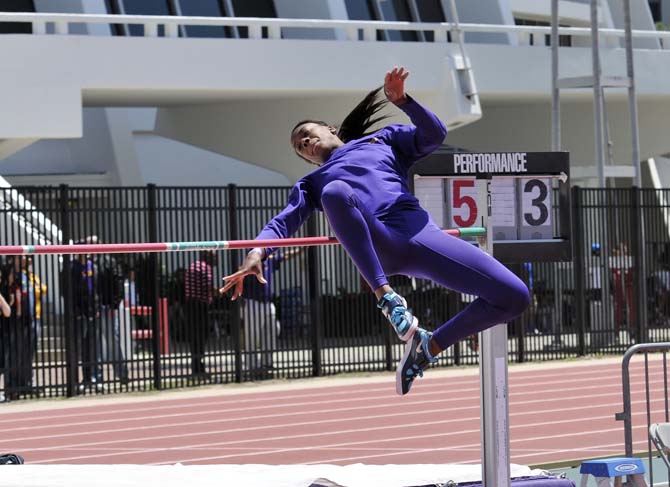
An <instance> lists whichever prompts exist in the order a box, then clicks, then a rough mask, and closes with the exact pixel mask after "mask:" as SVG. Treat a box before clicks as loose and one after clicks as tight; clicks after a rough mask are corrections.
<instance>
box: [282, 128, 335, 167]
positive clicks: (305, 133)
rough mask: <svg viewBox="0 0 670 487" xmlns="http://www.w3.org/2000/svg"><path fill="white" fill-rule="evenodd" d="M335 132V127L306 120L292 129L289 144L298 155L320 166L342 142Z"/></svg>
mask: <svg viewBox="0 0 670 487" xmlns="http://www.w3.org/2000/svg"><path fill="white" fill-rule="evenodd" d="M335 132H336V129H335V127H331V126H328V125H320V124H318V123H313V122H306V123H303V124H301V125H298V126H297V127H296V128H295V129H293V132H292V133H291V145H292V146H293V150H295V152H296V154H298V155H299V156H300V157H302V158H303V159H306V160H307V161H309V162H311V163H312V164H316V165H317V166H320V165H321V164H323V163H324V162H325V161H326V160H327V159H328V158H329V157H330V154H331V153H332V152H333V151H334V150H335V149H337V148H338V147H340V146H341V145H343V144H344V142H342V140H340V138H339V137H338V136H337V135H335Z"/></svg>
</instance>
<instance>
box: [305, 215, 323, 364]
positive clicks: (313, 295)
mask: <svg viewBox="0 0 670 487" xmlns="http://www.w3.org/2000/svg"><path fill="white" fill-rule="evenodd" d="M307 232H308V233H309V235H310V236H313V235H316V234H317V225H316V217H315V216H314V215H312V216H311V217H310V219H309V220H307ZM307 259H308V262H309V266H308V267H309V271H310V272H309V277H308V279H309V302H310V321H311V322H312V333H311V336H312V375H313V376H314V377H319V376H321V375H323V363H322V361H321V350H322V349H323V309H322V307H321V259H320V258H319V247H309V249H308V250H307Z"/></svg>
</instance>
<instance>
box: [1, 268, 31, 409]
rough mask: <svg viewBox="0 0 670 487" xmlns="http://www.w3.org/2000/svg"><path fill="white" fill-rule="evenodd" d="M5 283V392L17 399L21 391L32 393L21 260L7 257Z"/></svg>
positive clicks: (29, 341)
mask: <svg viewBox="0 0 670 487" xmlns="http://www.w3.org/2000/svg"><path fill="white" fill-rule="evenodd" d="M3 273H4V274H5V277H4V278H3V281H5V282H6V283H7V289H8V296H9V300H8V304H9V305H10V308H11V314H10V316H9V319H8V321H7V323H6V325H7V332H6V335H5V340H4V342H5V343H4V347H5V370H6V376H5V390H6V391H7V394H6V395H5V396H6V398H7V399H9V400H13V399H18V398H19V396H20V395H21V394H22V393H24V394H25V393H31V392H32V385H31V382H32V354H31V332H30V329H31V321H32V319H31V312H30V307H29V306H28V298H27V292H28V289H27V287H25V288H22V287H21V282H22V277H21V274H22V273H21V260H20V259H18V258H16V257H14V256H9V257H8V258H7V263H6V266H5V268H4V269H3Z"/></svg>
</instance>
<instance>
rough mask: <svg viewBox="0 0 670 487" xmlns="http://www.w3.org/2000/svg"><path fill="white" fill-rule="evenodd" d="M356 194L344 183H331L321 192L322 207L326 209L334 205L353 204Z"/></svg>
mask: <svg viewBox="0 0 670 487" xmlns="http://www.w3.org/2000/svg"><path fill="white" fill-rule="evenodd" d="M353 197H354V192H353V191H352V189H351V186H349V185H348V184H347V183H345V182H344V181H331V182H330V183H328V184H326V185H325V186H324V187H323V190H322V191H321V205H322V206H323V208H324V209H327V208H328V207H330V206H332V205H342V204H352V203H353Z"/></svg>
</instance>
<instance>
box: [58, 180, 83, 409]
mask: <svg viewBox="0 0 670 487" xmlns="http://www.w3.org/2000/svg"><path fill="white" fill-rule="evenodd" d="M59 188H60V192H59V200H60V201H59V206H60V208H59V210H60V222H61V232H62V238H63V243H68V242H69V241H70V238H71V235H70V214H69V212H68V208H69V206H68V205H69V199H70V198H69V197H70V188H69V187H68V185H67V184H61V185H60V186H59ZM71 265H72V256H71V255H70V254H63V268H62V271H61V276H62V279H61V282H60V285H61V290H60V292H61V295H62V296H63V321H64V325H65V330H64V331H65V350H66V355H65V367H66V373H65V376H66V378H67V379H66V395H67V397H73V396H76V395H77V382H78V378H79V373H78V370H77V369H78V366H79V364H78V360H77V355H78V354H77V351H78V349H79V347H78V340H77V334H78V333H79V331H78V330H77V329H76V327H75V326H74V316H73V314H74V313H73V312H72V311H73V310H72V273H71V272H70V267H71Z"/></svg>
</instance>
